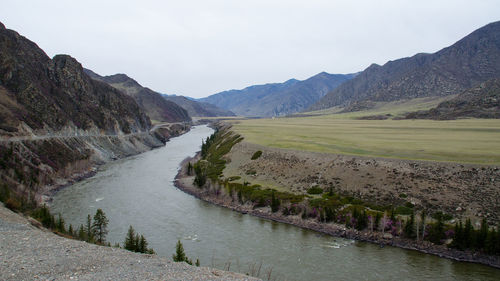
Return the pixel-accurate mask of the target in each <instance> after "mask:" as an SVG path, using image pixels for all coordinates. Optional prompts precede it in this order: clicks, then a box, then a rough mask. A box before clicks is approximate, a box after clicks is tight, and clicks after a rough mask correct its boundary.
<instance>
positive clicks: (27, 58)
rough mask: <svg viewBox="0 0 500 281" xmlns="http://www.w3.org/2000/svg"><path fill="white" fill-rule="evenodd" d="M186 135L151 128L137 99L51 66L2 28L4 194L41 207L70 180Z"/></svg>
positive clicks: (71, 66) (70, 65)
mask: <svg viewBox="0 0 500 281" xmlns="http://www.w3.org/2000/svg"><path fill="white" fill-rule="evenodd" d="M160 99H161V100H162V101H163V98H161V97H160ZM175 107H176V108H179V107H178V106H176V105H175ZM180 110H181V111H182V112H183V113H184V114H186V115H187V113H185V111H184V110H183V109H180ZM187 129H189V128H186V127H185V126H183V125H172V126H168V127H167V128H160V127H154V128H152V125H151V121H150V119H149V118H148V116H147V115H146V114H145V113H144V111H143V110H141V108H140V107H139V106H138V105H137V103H136V102H135V101H134V99H132V98H131V97H129V96H127V95H125V94H123V93H122V92H120V91H119V90H117V89H115V88H113V87H111V86H110V85H108V84H106V83H104V82H101V81H96V80H94V79H91V78H90V77H89V76H88V75H87V74H85V72H84V71H83V67H82V65H81V64H80V63H79V62H78V61H77V60H75V59H74V58H72V57H70V56H68V55H57V56H55V57H54V58H53V59H50V58H49V57H48V56H47V55H46V54H45V53H44V52H43V51H42V50H41V49H40V48H38V46H37V45H36V44H35V43H33V42H31V41H30V40H28V39H26V38H24V37H23V36H21V35H19V34H18V33H17V32H15V31H12V30H8V29H5V28H4V27H3V25H2V28H0V183H1V186H0V187H1V188H2V189H3V188H4V187H5V186H7V187H8V188H9V189H10V190H13V191H15V193H17V194H18V195H23V197H25V198H27V197H30V198H33V197H37V198H38V199H39V198H40V196H41V195H42V193H44V192H46V191H47V189H52V188H54V187H56V186H59V185H60V184H61V181H62V182H64V180H65V179H68V178H72V177H74V176H76V177H81V176H84V175H86V174H89V173H91V172H92V168H93V167H95V165H99V164H101V163H104V162H106V161H109V160H112V159H117V158H122V157H126V156H129V155H133V154H137V153H140V152H144V151H146V150H150V149H152V148H154V147H158V146H161V145H163V143H164V142H166V141H167V140H168V138H169V137H171V136H175V135H178V134H180V133H182V132H183V131H185V130H187Z"/></svg>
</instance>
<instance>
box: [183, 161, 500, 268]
mask: <svg viewBox="0 0 500 281" xmlns="http://www.w3.org/2000/svg"><path fill="white" fill-rule="evenodd" d="M199 159H200V154H199V153H198V154H197V155H196V156H195V157H194V158H191V157H190V158H186V159H185V160H184V161H183V162H182V163H181V168H180V169H179V172H178V174H177V176H176V178H175V182H174V184H175V186H176V187H177V188H179V189H180V190H182V191H184V192H186V193H188V194H191V195H193V196H195V197H197V198H199V199H201V200H203V201H206V202H208V203H211V204H214V205H217V206H221V207H224V208H228V209H231V210H233V211H236V212H240V213H243V214H249V215H252V216H256V217H260V218H263V219H268V220H272V221H276V222H281V223H286V224H290V225H294V226H298V227H301V228H305V229H310V230H313V231H317V232H320V233H323V234H327V235H331V236H335V237H342V238H347V239H353V240H357V241H363V242H370V243H375V244H378V245H380V246H381V247H383V246H393V247H399V248H403V249H407V250H415V251H419V252H422V253H426V254H432V255H436V256H439V257H442V258H447V259H451V260H455V261H461V262H472V263H479V264H484V265H488V266H491V267H495V268H500V258H499V257H497V256H488V255H484V254H481V253H475V252H469V251H459V250H456V249H451V248H448V247H446V246H443V245H435V244H432V243H430V242H428V241H421V242H417V241H415V240H410V239H405V238H400V237H397V236H392V235H388V234H387V233H386V234H385V235H383V234H382V233H380V232H370V231H358V230H354V229H348V228H346V227H345V226H344V225H339V224H335V223H319V222H317V221H316V220H313V219H302V218H301V217H300V216H285V215H283V214H282V213H281V212H276V213H273V212H271V209H270V208H269V207H263V208H255V209H254V208H253V205H251V204H244V205H242V204H239V202H238V201H237V200H232V199H231V198H230V197H229V196H226V195H224V194H221V193H217V192H211V191H210V187H209V188H207V189H205V188H204V189H201V188H197V187H196V186H195V185H194V184H193V180H194V176H188V175H187V171H186V165H187V163H188V162H189V161H191V162H195V161H197V160H199Z"/></svg>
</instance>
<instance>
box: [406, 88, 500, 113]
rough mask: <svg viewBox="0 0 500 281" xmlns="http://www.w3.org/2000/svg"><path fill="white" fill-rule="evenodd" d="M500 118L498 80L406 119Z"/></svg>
mask: <svg viewBox="0 0 500 281" xmlns="http://www.w3.org/2000/svg"><path fill="white" fill-rule="evenodd" d="M464 117H474V118H500V78H496V79H491V80H488V81H486V82H484V83H481V84H480V85H479V86H477V87H474V88H472V89H469V90H467V91H464V92H462V93H461V94H460V95H458V96H457V97H455V98H453V99H451V100H449V101H445V102H442V103H440V104H439V105H438V106H437V107H436V108H433V109H431V110H426V111H417V112H413V113H410V114H408V115H407V116H406V118H408V119H437V120H451V119H456V118H464Z"/></svg>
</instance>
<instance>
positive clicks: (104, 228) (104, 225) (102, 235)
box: [92, 209, 109, 244]
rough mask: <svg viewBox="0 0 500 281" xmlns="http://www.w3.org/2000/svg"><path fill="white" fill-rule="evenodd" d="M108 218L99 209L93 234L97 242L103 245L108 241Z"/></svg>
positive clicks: (93, 225)
mask: <svg viewBox="0 0 500 281" xmlns="http://www.w3.org/2000/svg"><path fill="white" fill-rule="evenodd" d="M108 222H109V220H108V218H107V217H106V214H104V212H103V211H102V209H97V211H96V213H95V215H94V223H93V224H92V232H93V234H94V235H95V237H96V238H97V242H99V243H101V244H103V243H104V242H105V241H106V235H107V234H108Z"/></svg>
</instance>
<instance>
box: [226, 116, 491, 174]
mask: <svg viewBox="0 0 500 281" xmlns="http://www.w3.org/2000/svg"><path fill="white" fill-rule="evenodd" d="M344 117H345V116H344ZM234 130H235V131H236V132H237V133H239V134H241V135H242V136H244V137H245V141H248V142H251V143H256V144H260V145H265V146H270V147H278V148H287V149H294V150H304V151H315V152H324V153H335V154H348V155H361V156H375V157H388V158H399V159H415V160H431V161H451V162H462V163H478V164H489V165H500V120H498V119H464V120H454V121H432V120H354V119H341V118H339V115H335V114H333V115H323V116H314V117H299V118H278V119H258V120H242V121H239V122H235V124H234Z"/></svg>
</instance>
